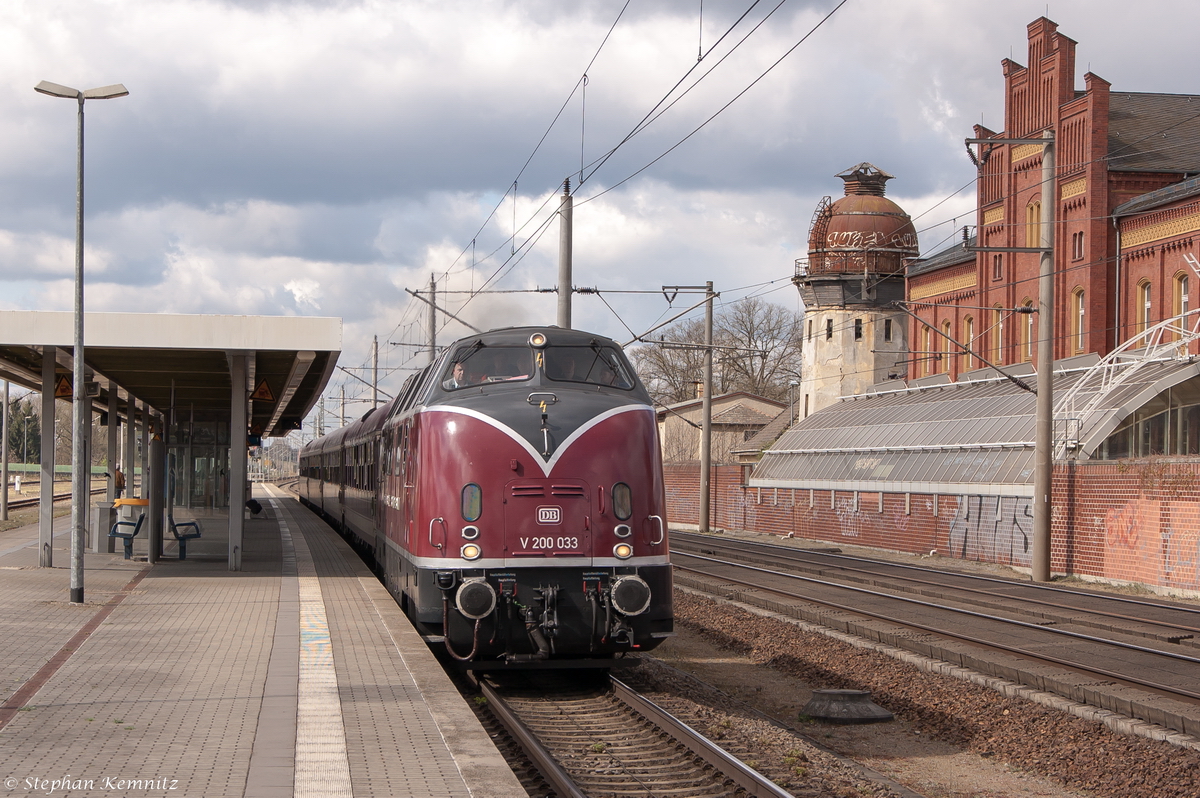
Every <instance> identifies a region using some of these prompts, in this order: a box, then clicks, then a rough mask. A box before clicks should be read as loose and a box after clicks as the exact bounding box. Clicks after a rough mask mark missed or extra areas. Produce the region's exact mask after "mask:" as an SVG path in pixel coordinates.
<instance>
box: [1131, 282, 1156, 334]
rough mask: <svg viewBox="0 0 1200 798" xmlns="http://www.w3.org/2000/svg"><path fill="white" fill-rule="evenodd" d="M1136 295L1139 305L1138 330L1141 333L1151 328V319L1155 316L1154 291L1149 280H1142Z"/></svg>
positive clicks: (1136, 309)
mask: <svg viewBox="0 0 1200 798" xmlns="http://www.w3.org/2000/svg"><path fill="white" fill-rule="evenodd" d="M1135 296H1136V297H1137V300H1136V302H1137V307H1136V308H1135V311H1136V312H1137V332H1138V334H1139V335H1140V334H1141V333H1144V332H1146V330H1147V329H1149V327H1150V319H1151V317H1152V316H1153V308H1154V305H1153V299H1154V293H1153V290H1152V287H1151V285H1150V281H1149V280H1142V281H1141V282H1140V283H1138V284H1137V291H1136V292H1135Z"/></svg>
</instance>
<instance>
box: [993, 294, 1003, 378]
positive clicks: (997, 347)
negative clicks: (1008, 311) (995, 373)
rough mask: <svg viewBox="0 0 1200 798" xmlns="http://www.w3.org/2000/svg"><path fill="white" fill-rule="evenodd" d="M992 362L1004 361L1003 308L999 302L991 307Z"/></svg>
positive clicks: (1001, 362) (998, 363)
mask: <svg viewBox="0 0 1200 798" xmlns="http://www.w3.org/2000/svg"><path fill="white" fill-rule="evenodd" d="M991 352H992V363H994V364H995V365H997V366H999V365H1002V364H1003V363H1004V309H1003V308H1001V307H1000V305H999V304H997V305H996V306H995V308H993V309H992V346H991Z"/></svg>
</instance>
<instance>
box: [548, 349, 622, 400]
mask: <svg viewBox="0 0 1200 798" xmlns="http://www.w3.org/2000/svg"><path fill="white" fill-rule="evenodd" d="M544 368H545V372H546V376H547V377H548V378H550V379H552V380H556V381H559V382H583V383H587V384H589V385H604V386H608V387H612V388H622V389H625V390H628V389H630V388H632V387H633V385H634V382H633V377H632V375H631V374H630V373H629V367H628V366H627V365H626V363H625V358H623V357H622V356H621V354H620V353H619V352H618V351H617V350H616V349H614V348H613V347H611V346H598V345H597V346H551V347H547V348H546V350H545V366H544Z"/></svg>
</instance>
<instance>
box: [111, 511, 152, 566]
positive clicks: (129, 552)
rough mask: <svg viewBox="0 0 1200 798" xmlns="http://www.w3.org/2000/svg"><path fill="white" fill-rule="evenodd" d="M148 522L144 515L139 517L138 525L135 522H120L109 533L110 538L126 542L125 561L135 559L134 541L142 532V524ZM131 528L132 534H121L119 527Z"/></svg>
mask: <svg viewBox="0 0 1200 798" xmlns="http://www.w3.org/2000/svg"><path fill="white" fill-rule="evenodd" d="M145 521H146V514H145V513H142V514H141V515H139V516H138V520H137V523H134V522H133V521H118V522H117V523H115V524H113V525H112V529H110V530H109V531H108V536H109V537H110V538H121V539H122V540H123V541H124V542H125V559H127V560H132V559H133V539H134V538H136V537H137V536H138V532H141V531H142V524H143V523H145ZM123 526H131V527H133V531H132V532H121V531H120V530H119V529H118V527H123Z"/></svg>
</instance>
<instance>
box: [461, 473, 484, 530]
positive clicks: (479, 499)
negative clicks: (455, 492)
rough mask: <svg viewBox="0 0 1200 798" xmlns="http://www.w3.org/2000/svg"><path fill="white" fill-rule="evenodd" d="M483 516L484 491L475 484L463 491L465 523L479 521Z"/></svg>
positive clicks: (467, 486)
mask: <svg viewBox="0 0 1200 798" xmlns="http://www.w3.org/2000/svg"><path fill="white" fill-rule="evenodd" d="M482 514H483V490H482V489H481V488H480V487H479V486H478V485H476V484H475V483H474V482H472V483H470V484H469V485H466V486H465V487H464V488H463V489H462V517H463V520H464V521H478V520H479V516H480V515H482Z"/></svg>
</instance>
